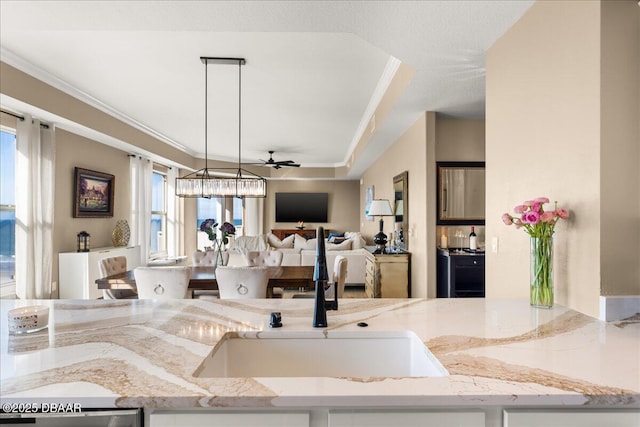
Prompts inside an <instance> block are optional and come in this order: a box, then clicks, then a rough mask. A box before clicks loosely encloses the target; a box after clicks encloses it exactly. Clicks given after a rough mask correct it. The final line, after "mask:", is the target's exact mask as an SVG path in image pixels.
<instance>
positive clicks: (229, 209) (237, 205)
mask: <svg viewBox="0 0 640 427" xmlns="http://www.w3.org/2000/svg"><path fill="white" fill-rule="evenodd" d="M226 200H227V199H225V198H224V197H212V198H210V199H200V198H199V199H197V203H196V211H197V216H198V217H197V220H196V225H197V227H198V228H197V231H198V238H197V248H198V250H201V251H202V250H204V249H205V247H207V246H211V242H210V241H209V238H208V236H207V235H206V234H205V233H200V232H199V231H200V224H202V222H203V221H204V220H206V219H208V218H213V219H215V220H216V221H217V222H218V229H217V230H219V227H220V225H222V224H223V223H224V222H225V221H224V218H227V217H229V216H230V217H231V218H233V220H232V221H230V222H231V223H232V224H233V226H234V227H235V228H236V236H242V235H243V227H242V223H243V221H242V216H243V212H244V203H243V201H242V199H240V198H236V197H234V198H233V202H232V203H227V202H226ZM218 237H220V236H218Z"/></svg>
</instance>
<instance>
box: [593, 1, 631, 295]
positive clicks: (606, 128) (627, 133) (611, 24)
mask: <svg viewBox="0 0 640 427" xmlns="http://www.w3.org/2000/svg"><path fill="white" fill-rule="evenodd" d="M601 11H602V12H601V13H602V21H601V22H602V35H601V43H602V52H601V58H602V62H601V72H602V81H601V106H600V114H601V129H600V153H601V158H600V167H601V170H602V174H601V177H600V179H601V180H600V185H601V205H600V214H601V232H600V239H601V244H602V251H601V254H600V255H601V257H602V258H601V262H600V263H601V270H602V284H601V286H602V289H601V294H602V295H629V294H636V295H637V294H640V251H637V250H629V248H637V247H638V243H639V242H640V172H639V169H640V167H639V163H638V160H639V159H640V136H639V135H640V133H639V131H638V123H640V105H639V103H640V101H639V100H640V96H639V94H638V90H639V89H638V88H639V87H640V84H639V80H640V7H638V4H637V2H635V1H632V0H627V1H605V2H602V9H601Z"/></svg>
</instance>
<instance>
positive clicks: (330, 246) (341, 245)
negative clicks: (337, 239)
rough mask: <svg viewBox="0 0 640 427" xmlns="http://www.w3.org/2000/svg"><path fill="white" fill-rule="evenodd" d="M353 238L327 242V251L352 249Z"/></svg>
mask: <svg viewBox="0 0 640 427" xmlns="http://www.w3.org/2000/svg"><path fill="white" fill-rule="evenodd" d="M351 244H352V241H351V240H345V241H344V242H342V243H337V244H336V243H327V246H326V248H325V249H326V250H327V251H348V250H351Z"/></svg>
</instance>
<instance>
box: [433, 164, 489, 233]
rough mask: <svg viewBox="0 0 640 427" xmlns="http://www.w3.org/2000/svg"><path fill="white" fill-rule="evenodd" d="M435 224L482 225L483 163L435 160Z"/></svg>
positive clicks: (483, 201)
mask: <svg viewBox="0 0 640 427" xmlns="http://www.w3.org/2000/svg"><path fill="white" fill-rule="evenodd" d="M436 165H437V170H438V180H437V182H438V184H437V186H438V198H437V201H436V205H437V209H438V219H437V221H436V222H437V224H438V225H484V210H485V166H484V162H437V163H436Z"/></svg>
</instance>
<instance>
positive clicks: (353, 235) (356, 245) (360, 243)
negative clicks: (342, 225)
mask: <svg viewBox="0 0 640 427" xmlns="http://www.w3.org/2000/svg"><path fill="white" fill-rule="evenodd" d="M344 237H346V238H347V239H348V240H351V242H352V244H351V249H362V248H364V247H365V246H366V245H367V242H366V241H365V240H364V237H362V234H361V233H360V232H359V231H347V232H346V233H344Z"/></svg>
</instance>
